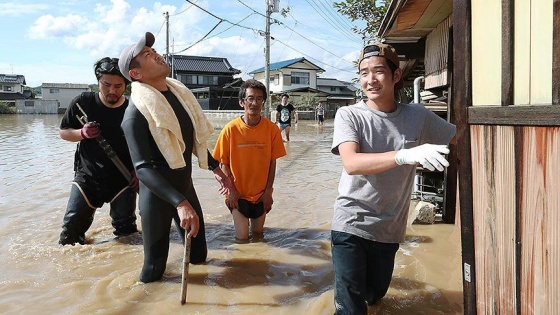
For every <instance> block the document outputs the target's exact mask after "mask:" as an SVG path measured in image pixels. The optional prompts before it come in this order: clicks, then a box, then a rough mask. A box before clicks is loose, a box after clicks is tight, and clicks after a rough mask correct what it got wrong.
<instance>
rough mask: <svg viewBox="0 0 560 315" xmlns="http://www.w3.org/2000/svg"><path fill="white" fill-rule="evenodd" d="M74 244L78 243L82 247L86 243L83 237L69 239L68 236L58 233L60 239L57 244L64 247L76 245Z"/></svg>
mask: <svg viewBox="0 0 560 315" xmlns="http://www.w3.org/2000/svg"><path fill="white" fill-rule="evenodd" d="M76 243H79V244H80V245H84V244H85V243H86V237H85V236H78V237H70V236H68V235H66V234H65V233H64V232H62V233H60V239H59V240H58V244H60V245H62V246H64V245H72V246H74V245H76Z"/></svg>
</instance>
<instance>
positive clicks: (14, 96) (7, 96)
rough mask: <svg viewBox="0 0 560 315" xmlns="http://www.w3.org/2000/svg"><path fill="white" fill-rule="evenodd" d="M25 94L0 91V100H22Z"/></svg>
mask: <svg viewBox="0 0 560 315" xmlns="http://www.w3.org/2000/svg"><path fill="white" fill-rule="evenodd" d="M23 99H25V96H24V95H23V94H22V93H4V92H0V101H13V100H23Z"/></svg>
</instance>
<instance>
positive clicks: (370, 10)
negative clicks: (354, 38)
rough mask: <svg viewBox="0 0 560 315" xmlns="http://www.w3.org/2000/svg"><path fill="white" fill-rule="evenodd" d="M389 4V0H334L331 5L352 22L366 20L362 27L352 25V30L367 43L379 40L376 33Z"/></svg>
mask: <svg viewBox="0 0 560 315" xmlns="http://www.w3.org/2000/svg"><path fill="white" fill-rule="evenodd" d="M389 4H391V0H346V1H341V2H335V3H334V4H333V6H334V8H335V9H336V10H337V11H338V12H339V13H340V14H342V15H344V16H346V17H348V18H349V19H350V21H352V22H354V21H356V20H362V21H364V22H366V26H365V27H364V28H363V29H360V28H357V27H353V28H352V31H353V32H354V33H356V34H358V35H360V36H361V37H362V40H363V41H364V43H368V42H371V41H378V40H379V38H378V37H377V35H376V34H377V31H378V30H379V27H380V26H381V21H383V17H384V16H385V13H386V12H387V8H389Z"/></svg>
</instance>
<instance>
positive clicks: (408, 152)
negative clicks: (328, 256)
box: [331, 44, 456, 314]
mask: <svg viewBox="0 0 560 315" xmlns="http://www.w3.org/2000/svg"><path fill="white" fill-rule="evenodd" d="M358 66H359V73H360V85H361V88H362V90H363V91H364V93H365V95H366V97H367V100H365V101H361V102H359V103H357V104H356V105H352V106H347V107H342V108H340V109H339V110H338V111H337V113H336V117H335V121H334V136H333V144H332V152H333V153H334V154H337V155H340V157H341V159H342V164H343V170H342V175H341V177H340V183H339V187H338V190H339V196H338V197H337V199H336V201H335V204H334V217H333V222H332V231H331V238H332V244H331V245H332V259H333V265H334V273H335V292H334V293H335V294H334V295H335V297H334V299H335V308H336V312H335V314H366V312H367V305H373V304H375V303H376V302H377V301H379V300H380V299H381V298H382V297H383V296H385V294H386V293H387V290H388V288H389V284H390V282H391V277H392V273H393V268H394V260H395V254H396V252H397V250H398V248H399V243H400V242H402V241H403V240H404V236H405V232H406V222H407V215H408V207H409V205H410V194H411V191H412V185H413V182H414V175H415V171H416V165H417V164H418V163H419V164H421V165H422V166H423V167H424V168H427V169H430V170H436V169H437V170H439V171H443V169H444V167H446V166H448V165H449V163H448V162H447V161H446V160H445V158H444V157H443V155H442V154H446V153H449V150H448V149H447V146H446V145H447V144H448V143H449V142H450V141H451V140H452V139H453V138H454V136H455V131H456V129H455V126H454V125H452V124H450V123H448V122H447V121H445V120H443V119H441V118H440V117H438V116H437V115H435V114H434V113H432V112H431V111H429V110H427V109H425V108H424V106H422V105H419V104H410V105H404V104H400V103H397V102H395V98H394V91H395V90H398V89H400V88H402V86H403V84H402V70H401V69H400V68H399V61H398V55H397V53H396V52H395V50H394V49H393V48H392V47H391V46H389V45H385V44H374V45H369V46H366V47H365V48H364V49H363V51H362V54H361V56H360V59H359V64H358Z"/></svg>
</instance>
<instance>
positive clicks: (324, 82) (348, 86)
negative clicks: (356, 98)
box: [317, 78, 358, 95]
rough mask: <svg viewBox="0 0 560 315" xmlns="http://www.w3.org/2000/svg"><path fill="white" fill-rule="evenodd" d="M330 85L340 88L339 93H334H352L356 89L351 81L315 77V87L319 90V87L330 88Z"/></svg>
mask: <svg viewBox="0 0 560 315" xmlns="http://www.w3.org/2000/svg"><path fill="white" fill-rule="evenodd" d="M330 87H338V88H340V93H335V94H350V95H353V94H355V91H356V90H357V89H358V88H356V86H354V84H352V83H351V82H346V81H340V80H337V79H334V78H317V88H318V89H319V90H321V88H330ZM331 93H332V92H331Z"/></svg>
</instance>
